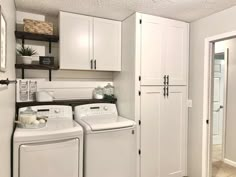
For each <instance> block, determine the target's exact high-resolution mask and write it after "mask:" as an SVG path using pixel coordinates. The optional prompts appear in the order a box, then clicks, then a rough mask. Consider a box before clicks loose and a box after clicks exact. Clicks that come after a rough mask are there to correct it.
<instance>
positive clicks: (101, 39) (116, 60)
mask: <svg viewBox="0 0 236 177" xmlns="http://www.w3.org/2000/svg"><path fill="white" fill-rule="evenodd" d="M93 29H94V30H93V31H94V38H93V41H94V57H93V59H94V60H95V64H96V70H106V71H120V70H121V22H118V21H113V20H106V19H101V18H94V22H93Z"/></svg>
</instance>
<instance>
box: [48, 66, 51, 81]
mask: <svg viewBox="0 0 236 177" xmlns="http://www.w3.org/2000/svg"><path fill="white" fill-rule="evenodd" d="M48 71H49V81H52V70H51V69H49V70H48Z"/></svg>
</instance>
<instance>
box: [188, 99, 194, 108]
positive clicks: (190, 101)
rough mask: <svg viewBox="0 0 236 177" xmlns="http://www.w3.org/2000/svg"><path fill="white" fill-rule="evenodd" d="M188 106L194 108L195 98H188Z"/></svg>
mask: <svg viewBox="0 0 236 177" xmlns="http://www.w3.org/2000/svg"><path fill="white" fill-rule="evenodd" d="M188 107H189V108H192V107H193V100H188Z"/></svg>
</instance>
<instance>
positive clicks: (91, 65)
mask: <svg viewBox="0 0 236 177" xmlns="http://www.w3.org/2000/svg"><path fill="white" fill-rule="evenodd" d="M90 67H91V69H93V60H90Z"/></svg>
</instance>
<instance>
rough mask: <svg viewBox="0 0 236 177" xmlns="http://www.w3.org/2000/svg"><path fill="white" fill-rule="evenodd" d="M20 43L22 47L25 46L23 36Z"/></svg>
mask: <svg viewBox="0 0 236 177" xmlns="http://www.w3.org/2000/svg"><path fill="white" fill-rule="evenodd" d="M21 45H22V48H23V47H24V46H25V38H24V37H22V41H21Z"/></svg>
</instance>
